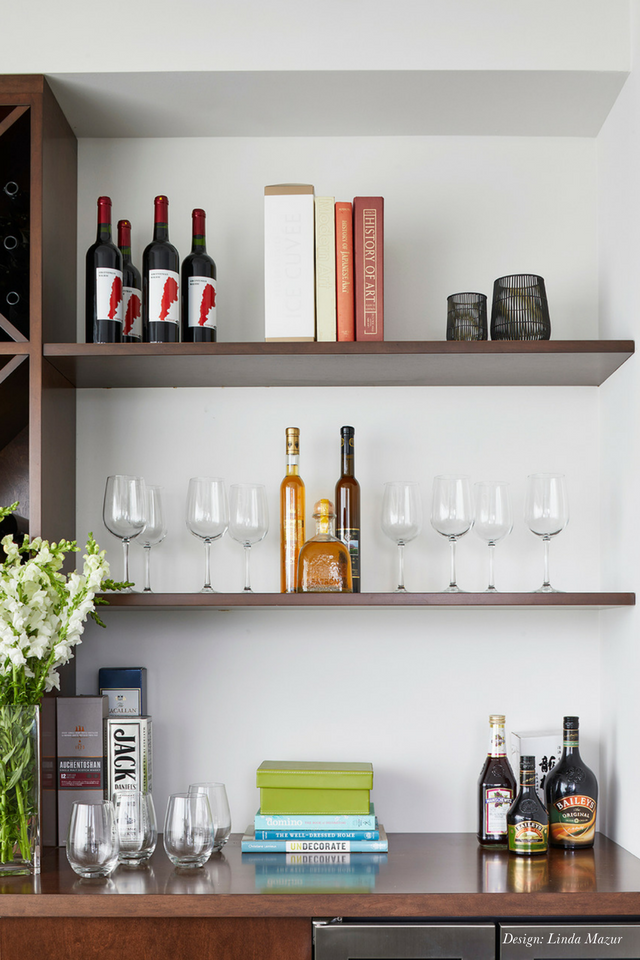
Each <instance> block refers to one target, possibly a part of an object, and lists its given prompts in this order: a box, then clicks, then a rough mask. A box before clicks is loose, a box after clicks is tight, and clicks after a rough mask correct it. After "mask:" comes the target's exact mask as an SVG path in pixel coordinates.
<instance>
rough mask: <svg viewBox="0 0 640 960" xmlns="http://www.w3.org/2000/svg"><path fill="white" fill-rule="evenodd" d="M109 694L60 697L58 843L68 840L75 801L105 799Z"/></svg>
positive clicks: (57, 723)
mask: <svg viewBox="0 0 640 960" xmlns="http://www.w3.org/2000/svg"><path fill="white" fill-rule="evenodd" d="M108 710H109V701H108V699H107V697H56V740H57V754H58V758H57V790H58V843H59V844H64V843H66V839H67V828H68V826H69V817H70V816H71V807H72V805H73V802H74V800H82V801H85V802H91V801H96V800H103V799H104V798H105V787H106V777H105V755H106V743H105V732H106V731H105V723H106V719H107V712H108Z"/></svg>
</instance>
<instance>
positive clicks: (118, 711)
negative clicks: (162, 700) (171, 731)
mask: <svg viewBox="0 0 640 960" xmlns="http://www.w3.org/2000/svg"><path fill="white" fill-rule="evenodd" d="M98 692H99V693H100V694H106V696H107V697H109V716H110V717H144V716H146V713H147V669H146V667H101V668H100V670H99V671H98Z"/></svg>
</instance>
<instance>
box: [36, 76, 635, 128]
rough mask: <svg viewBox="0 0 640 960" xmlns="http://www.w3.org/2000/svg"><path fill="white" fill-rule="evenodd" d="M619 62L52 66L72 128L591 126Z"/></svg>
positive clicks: (617, 81)
mask: <svg viewBox="0 0 640 960" xmlns="http://www.w3.org/2000/svg"><path fill="white" fill-rule="evenodd" d="M627 76H628V74H627V73H626V72H623V71H560V70H548V71H527V70H523V71H516V70H510V71H500V70H496V71H491V70H469V71H462V70H452V71H445V70H434V71H418V70H406V71H402V70H388V71H273V72H272V71H256V72H251V71H238V72H211V73H196V72H189V73H85V74H77V73H74V74H63V73H60V74H50V75H48V80H49V82H50V84H51V87H52V89H53V91H54V93H55V95H56V97H57V98H58V101H59V102H60V105H61V106H62V108H63V110H64V112H65V114H66V116H67V118H68V119H69V122H70V124H71V126H72V128H73V130H74V132H75V133H76V136H78V137H108V138H114V137H215V136H222V137H269V136H278V137H282V136H291V137H296V136H304V137H312V136H323V137H324V136H338V137H339V136H380V135H383V136H429V135H432V136H445V135H447V136H475V135H479V136H547V137H555V136H564V137H566V136H569V137H595V136H596V135H597V134H598V132H599V130H600V128H601V126H602V124H603V123H604V121H605V119H606V117H607V115H608V113H609V111H610V110H611V107H612V106H613V104H614V102H615V100H616V98H617V96H618V94H619V93H620V90H621V89H622V86H623V85H624V82H625V80H626V78H627Z"/></svg>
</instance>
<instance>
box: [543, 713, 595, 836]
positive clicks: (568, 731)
mask: <svg viewBox="0 0 640 960" xmlns="http://www.w3.org/2000/svg"><path fill="white" fill-rule="evenodd" d="M563 727H564V730H563V738H562V739H563V750H562V757H561V758H560V760H559V761H558V763H557V764H556V765H555V767H554V768H553V770H552V771H551V772H550V773H549V774H548V775H547V781H546V784H545V795H546V800H547V808H548V810H549V840H550V842H551V846H552V847H564V849H565V850H578V849H583V848H585V847H592V846H593V841H594V839H595V835H596V814H597V808H598V781H597V780H596V777H595V774H594V773H593V771H592V770H590V769H589V767H588V766H587V765H586V764H585V763H584V761H583V760H582V757H581V756H580V747H579V735H580V721H579V718H578V717H565V718H564V724H563Z"/></svg>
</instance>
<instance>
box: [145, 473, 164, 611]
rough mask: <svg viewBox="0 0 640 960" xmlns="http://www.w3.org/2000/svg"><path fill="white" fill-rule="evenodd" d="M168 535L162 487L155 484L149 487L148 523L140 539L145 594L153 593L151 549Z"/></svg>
mask: <svg viewBox="0 0 640 960" xmlns="http://www.w3.org/2000/svg"><path fill="white" fill-rule="evenodd" d="M166 535H167V527H166V524H165V519H164V510H163V507H162V487H158V486H156V485H155V484H149V485H147V522H146V524H145V527H144V530H143V531H142V533H141V534H140V536H139V537H138V543H139V544H140V546H141V547H142V548H143V549H144V590H143V591H142V592H143V593H153V591H152V589H151V576H150V574H151V547H153V546H155V545H156V544H157V543H162V541H163V540H164V538H165V537H166Z"/></svg>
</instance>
